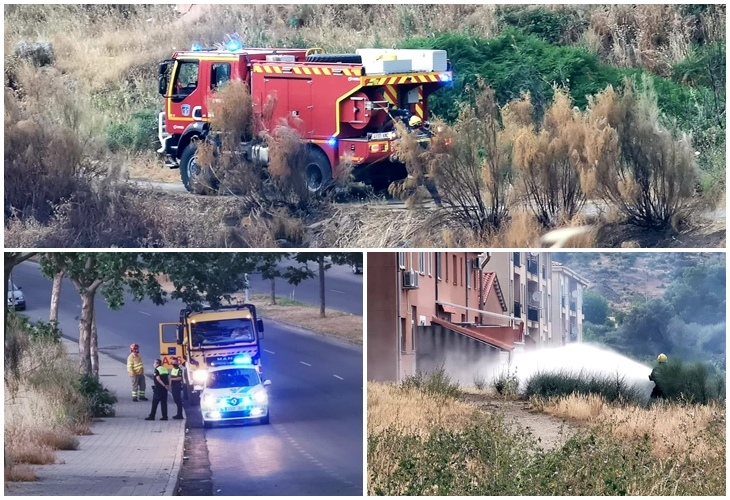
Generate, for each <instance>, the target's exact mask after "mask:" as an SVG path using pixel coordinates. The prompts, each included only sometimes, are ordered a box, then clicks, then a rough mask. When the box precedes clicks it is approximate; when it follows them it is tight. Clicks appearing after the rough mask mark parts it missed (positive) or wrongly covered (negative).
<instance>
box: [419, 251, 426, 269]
mask: <svg viewBox="0 0 730 500" xmlns="http://www.w3.org/2000/svg"><path fill="white" fill-rule="evenodd" d="M418 272H419V273H420V274H424V273H425V272H426V254H425V253H424V252H418Z"/></svg>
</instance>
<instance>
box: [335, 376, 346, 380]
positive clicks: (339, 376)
mask: <svg viewBox="0 0 730 500" xmlns="http://www.w3.org/2000/svg"><path fill="white" fill-rule="evenodd" d="M335 378H338V379H340V380H345V379H344V378H342V377H340V376H339V375H335Z"/></svg>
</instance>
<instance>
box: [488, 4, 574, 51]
mask: <svg viewBox="0 0 730 500" xmlns="http://www.w3.org/2000/svg"><path fill="white" fill-rule="evenodd" d="M497 16H498V19H499V23H500V24H501V25H503V26H513V27H515V28H520V29H522V30H523V31H524V32H525V33H528V34H530V35H536V36H539V37H540V38H542V39H543V40H545V41H546V42H549V43H570V42H575V41H577V40H578V35H579V34H580V31H582V29H583V28H584V25H585V22H584V21H581V20H580V19H579V17H578V12H577V11H574V10H568V9H562V8H557V9H551V8H548V7H543V6H540V7H535V6H519V7H518V6H509V7H498V8H497Z"/></svg>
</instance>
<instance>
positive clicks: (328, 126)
mask: <svg viewBox="0 0 730 500" xmlns="http://www.w3.org/2000/svg"><path fill="white" fill-rule="evenodd" d="M234 79H240V80H243V81H244V82H246V83H247V84H248V86H249V89H250V92H251V97H252V101H253V107H254V117H255V120H254V123H256V124H257V127H258V128H265V127H266V126H267V125H264V124H263V120H262V119H261V116H262V112H263V108H264V105H265V104H266V103H267V102H275V103H276V105H275V108H274V111H273V116H272V117H271V119H270V120H269V124H270V125H268V126H270V127H273V126H276V125H277V124H278V123H281V122H282V119H284V120H287V121H288V122H289V123H293V124H295V125H294V126H295V127H296V128H297V131H298V133H299V135H300V136H301V137H302V138H303V140H304V141H305V142H306V143H307V151H308V161H307V166H306V168H305V171H304V172H302V174H303V175H304V177H305V179H306V182H307V185H308V187H309V189H310V190H312V191H318V190H320V189H323V188H324V187H326V186H327V185H328V184H329V181H330V180H331V179H332V176H333V174H334V173H336V172H337V168H338V166H339V165H340V164H341V163H342V162H345V161H347V162H350V163H351V164H352V165H353V166H354V167H355V168H354V172H355V174H356V177H358V178H359V179H362V180H365V181H367V182H371V183H375V182H376V181H375V180H376V179H380V180H381V181H382V180H385V181H386V184H384V185H387V182H389V180H393V179H389V178H390V177H392V176H393V172H395V171H398V172H404V170H403V167H402V165H400V166H399V167H398V165H397V162H394V161H393V159H392V152H393V142H392V141H393V140H394V139H395V138H396V133H395V126H394V124H395V120H403V121H404V123H406V124H408V123H411V124H416V125H417V126H419V127H420V131H421V132H422V133H423V134H424V137H427V135H428V132H427V129H428V121H427V119H428V116H429V114H428V97H429V96H430V95H431V94H432V93H434V92H435V91H436V90H438V89H440V88H442V87H444V86H445V85H448V84H449V82H451V80H452V73H451V68H450V64H449V62H448V61H447V59H446V52H445V51H441V50H383V49H360V50H357V51H356V54H326V53H324V51H323V50H322V49H308V50H305V49H278V48H251V49H249V48H243V47H241V45H240V44H239V43H238V42H235V41H234V42H231V43H229V44H228V45H227V46H226V47H225V48H224V49H220V48H218V49H201V48H200V47H196V46H194V47H193V49H192V50H189V51H180V52H175V53H174V54H173V56H172V59H169V60H166V61H163V62H162V63H161V64H160V67H159V89H158V90H159V93H160V94H161V95H162V96H163V97H164V100H165V102H164V111H163V112H161V113H160V114H159V128H158V135H159V140H160V143H161V146H162V147H161V148H160V149H159V150H158V152H159V153H161V154H164V155H165V164H166V165H167V166H168V167H170V168H179V169H180V177H181V178H182V182H183V184H184V185H185V187H186V188H187V189H188V190H189V191H191V192H195V190H196V188H195V182H194V178H195V175H196V174H197V173H198V172H199V170H200V169H199V166H198V164H197V162H196V159H195V152H196V150H197V142H198V141H196V140H194V138H198V139H204V138H205V137H206V136H207V135H208V133H209V123H208V122H209V113H208V110H207V102H208V99H210V98H211V97H213V96H214V95H215V93H216V91H217V89H220V88H221V86H222V85H224V84H225V83H226V82H228V81H230V80H234ZM272 98H273V100H272V101H270V99H272ZM291 116H293V117H296V118H297V119H296V120H289V117H291ZM414 117H417V119H416V118H414ZM260 132H262V130H254V134H255V135H256V136H257V137H260V135H259V133H260ZM419 133H420V132H419ZM242 151H243V152H244V154H245V155H246V157H247V159H248V160H249V161H254V162H256V163H259V164H261V165H262V166H266V164H267V163H268V156H269V155H268V148H267V146H266V144H265V142H262V140H261V139H255V140H254V141H251V143H243V144H242Z"/></svg>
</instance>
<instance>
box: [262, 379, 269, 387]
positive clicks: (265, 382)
mask: <svg viewBox="0 0 730 500" xmlns="http://www.w3.org/2000/svg"><path fill="white" fill-rule="evenodd" d="M263 385H264V387H267V386H270V385H271V380H264V384H263Z"/></svg>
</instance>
